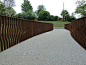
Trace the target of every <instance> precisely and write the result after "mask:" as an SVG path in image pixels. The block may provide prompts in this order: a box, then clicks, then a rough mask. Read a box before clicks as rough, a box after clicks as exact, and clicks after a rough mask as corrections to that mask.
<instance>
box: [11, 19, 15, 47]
mask: <svg viewBox="0 0 86 65" xmlns="http://www.w3.org/2000/svg"><path fill="white" fill-rule="evenodd" d="M12 27H13V45H15V40H14V32H15V31H14V18H13V25H12Z"/></svg>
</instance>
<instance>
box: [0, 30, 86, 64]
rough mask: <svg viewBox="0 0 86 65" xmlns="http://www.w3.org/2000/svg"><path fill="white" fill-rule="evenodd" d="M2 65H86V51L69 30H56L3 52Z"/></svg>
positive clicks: (1, 55) (0, 61)
mask: <svg viewBox="0 0 86 65" xmlns="http://www.w3.org/2000/svg"><path fill="white" fill-rule="evenodd" d="M0 65H86V51H85V50H84V49H83V48H82V47H81V46H80V45H79V44H77V42H76V41H74V40H73V38H72V37H71V35H70V32H69V31H68V30H65V29H54V30H53V31H50V32H47V33H43V34H40V35H38V36H35V37H32V38H30V39H28V40H26V41H24V42H22V43H20V44H18V45H15V46H13V47H11V48H9V49H7V50H6V51H3V52H1V53H0Z"/></svg>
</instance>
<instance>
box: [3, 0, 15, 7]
mask: <svg viewBox="0 0 86 65" xmlns="http://www.w3.org/2000/svg"><path fill="white" fill-rule="evenodd" d="M3 2H4V6H5V7H8V6H10V7H13V6H15V0H3Z"/></svg>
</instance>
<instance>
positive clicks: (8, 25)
mask: <svg viewBox="0 0 86 65" xmlns="http://www.w3.org/2000/svg"><path fill="white" fill-rule="evenodd" d="M51 30H53V24H50V23H42V22H36V21H32V20H25V19H19V18H14V17H8V16H4V15H0V41H1V43H0V46H1V51H3V50H6V49H8V48H9V47H11V46H14V45H16V44H18V43H20V42H22V41H24V40H26V39H29V38H31V37H33V36H36V35H38V34H41V33H44V32H48V31H51Z"/></svg>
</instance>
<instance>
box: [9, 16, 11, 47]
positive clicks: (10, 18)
mask: <svg viewBox="0 0 86 65" xmlns="http://www.w3.org/2000/svg"><path fill="white" fill-rule="evenodd" d="M9 42H10V44H9V46H10V47H11V17H9Z"/></svg>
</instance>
